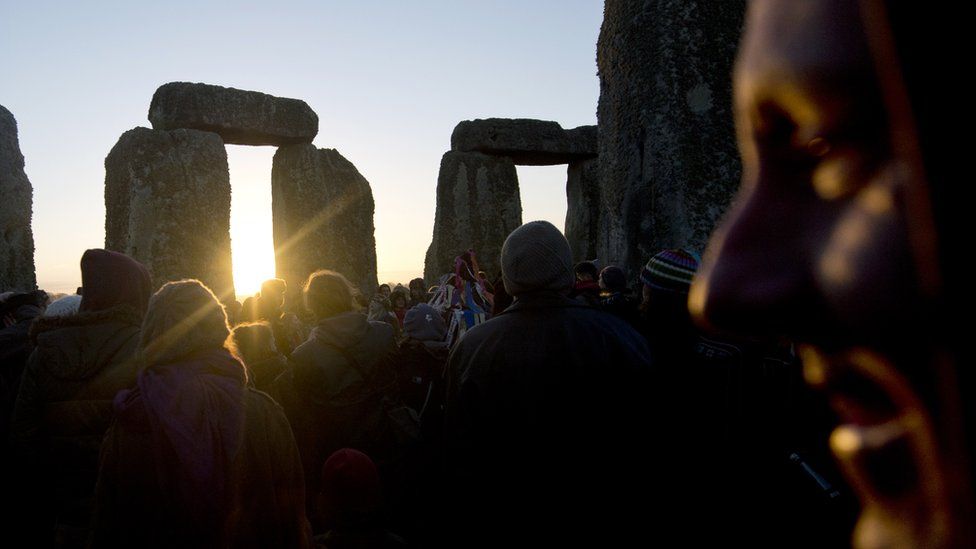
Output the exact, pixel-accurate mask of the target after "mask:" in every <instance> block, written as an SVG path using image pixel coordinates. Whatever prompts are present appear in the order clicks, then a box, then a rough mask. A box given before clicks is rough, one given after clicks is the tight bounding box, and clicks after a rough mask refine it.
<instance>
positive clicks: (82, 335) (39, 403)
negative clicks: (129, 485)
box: [10, 250, 150, 536]
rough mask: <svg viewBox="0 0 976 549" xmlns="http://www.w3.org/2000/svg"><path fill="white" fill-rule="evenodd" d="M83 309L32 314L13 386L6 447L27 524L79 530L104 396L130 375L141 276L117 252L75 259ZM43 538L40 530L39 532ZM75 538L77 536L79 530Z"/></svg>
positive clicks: (106, 405) (145, 289) (145, 280)
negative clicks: (26, 349)
mask: <svg viewBox="0 0 976 549" xmlns="http://www.w3.org/2000/svg"><path fill="white" fill-rule="evenodd" d="M81 275H82V281H83V284H84V294H85V295H84V297H83V298H82V306H81V312H80V313H79V314H77V315H73V316H67V317H51V318H39V319H37V320H36V321H35V322H34V324H33V325H32V326H31V330H30V335H31V340H32V342H33V344H34V346H35V347H34V350H33V352H32V353H31V355H30V358H29V359H28V362H27V366H26V368H25V369H24V373H23V376H22V378H21V381H20V389H19V391H18V393H17V400H16V402H15V404H14V411H13V417H12V419H11V425H10V444H11V449H12V450H13V453H14V455H15V458H16V459H17V460H18V461H19V462H20V464H21V465H20V470H21V471H23V472H24V475H23V476H22V479H20V480H19V481H18V482H22V483H23V488H25V489H26V490H27V493H26V494H25V497H26V498H27V499H28V500H30V503H28V504H27V505H26V506H25V507H31V506H33V505H36V506H37V508H36V509H32V510H31V511H30V513H29V514H30V515H32V516H34V517H36V519H35V520H38V521H44V522H46V523H47V524H53V523H54V522H55V521H54V520H53V519H54V517H57V527H58V528H60V527H61V526H65V527H72V528H81V529H84V528H87V525H88V523H89V515H90V511H91V498H92V494H93V492H94V488H95V480H96V476H97V472H98V452H99V445H100V444H101V441H102V437H103V436H104V434H105V431H106V430H107V429H108V426H109V424H110V422H111V419H112V399H113V397H115V394H116V393H118V392H119V391H120V390H122V389H125V388H127V387H130V386H131V385H132V384H133V383H134V382H135V379H136V372H137V370H138V367H139V361H138V359H137V357H136V352H137V349H138V344H139V333H140V325H141V324H142V317H143V314H144V313H145V308H146V303H147V302H148V299H149V287H150V283H149V273H148V271H146V268H145V267H144V266H143V265H142V264H140V263H138V262H137V261H135V260H133V259H131V258H129V257H127V256H125V255H123V254H119V253H116V252H110V251H106V250H88V251H86V252H85V254H84V255H83V256H82V259H81ZM43 535H44V536H47V535H48V533H45V534H43ZM81 535H83V534H81Z"/></svg>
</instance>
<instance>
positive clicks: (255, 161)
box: [227, 146, 275, 300]
mask: <svg viewBox="0 0 976 549" xmlns="http://www.w3.org/2000/svg"><path fill="white" fill-rule="evenodd" d="M273 156H274V149H273V148H271V147H243V146H227V161H228V164H229V168H230V186H231V208H230V242H231V254H232V255H233V260H234V289H235V290H236V292H237V298H238V299H240V300H243V299H244V298H246V297H248V296H251V295H254V294H255V293H256V292H257V291H258V290H260V289H261V283H262V282H264V281H265V280H267V279H269V278H274V276H275V263H274V242H273V240H272V236H271V159H272V157H273Z"/></svg>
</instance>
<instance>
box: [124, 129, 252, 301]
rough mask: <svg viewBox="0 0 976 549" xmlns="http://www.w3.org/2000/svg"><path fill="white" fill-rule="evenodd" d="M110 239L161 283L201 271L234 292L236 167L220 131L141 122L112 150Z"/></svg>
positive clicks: (218, 288)
mask: <svg viewBox="0 0 976 549" xmlns="http://www.w3.org/2000/svg"><path fill="white" fill-rule="evenodd" d="M105 247H106V248H107V249H109V250H114V251H117V252H122V253H125V254H127V255H129V256H131V257H133V258H135V259H137V260H139V261H141V262H142V263H143V264H145V265H146V267H147V268H148V269H149V272H150V273H151V274H152V278H153V284H154V287H155V288H158V287H159V286H161V285H163V284H164V283H166V282H169V281H172V280H180V279H183V278H196V279H199V280H200V281H201V282H203V283H204V284H206V285H207V286H208V287H209V288H210V289H211V290H213V292H214V293H215V294H217V296H218V297H219V298H220V299H221V300H222V301H227V300H229V299H233V296H234V278H233V270H232V267H231V251H230V175H229V172H228V170H227V151H226V150H225V149H224V143H223V141H221V139H220V136H218V135H217V134H215V133H210V132H202V131H197V130H173V131H162V130H150V129H148V128H135V129H132V130H129V131H127V132H125V133H124V134H122V137H120V138H119V141H118V143H116V144H115V146H114V147H112V150H111V152H109V154H108V157H106V158H105Z"/></svg>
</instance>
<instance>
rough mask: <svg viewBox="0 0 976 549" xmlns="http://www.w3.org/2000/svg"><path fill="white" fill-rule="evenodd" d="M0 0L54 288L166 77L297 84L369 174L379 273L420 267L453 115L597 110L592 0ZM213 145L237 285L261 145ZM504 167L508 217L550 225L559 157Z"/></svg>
mask: <svg viewBox="0 0 976 549" xmlns="http://www.w3.org/2000/svg"><path fill="white" fill-rule="evenodd" d="M3 11H4V14H5V17H4V19H3V20H2V21H0V52H2V53H0V59H2V60H3V61H4V66H5V67H6V68H7V71H6V75H5V78H4V80H3V81H2V82H0V104H2V105H4V106H5V107H7V108H8V109H9V110H10V111H11V112H12V113H13V115H14V117H15V118H16V119H17V126H18V138H19V141H20V148H21V152H22V153H23V154H24V157H25V171H26V172H27V175H28V178H29V179H30V181H31V185H32V187H33V190H34V199H33V218H32V227H33V234H34V244H35V269H36V272H37V282H38V287H39V288H41V289H44V290H48V291H50V292H52V293H57V292H64V293H73V292H74V291H75V288H77V287H78V286H80V285H81V274H80V270H79V266H78V264H79V260H80V258H81V254H82V253H83V252H84V250H85V249H87V248H101V247H104V228H105V206H104V194H103V193H104V180H105V170H104V166H103V162H104V159H105V156H106V155H107V154H108V152H109V150H110V149H111V148H112V146H114V144H115V143H116V141H117V140H118V138H119V137H120V136H121V135H122V133H123V132H125V131H127V130H129V129H132V128H134V127H137V126H142V127H150V124H149V121H148V119H147V114H148V110H149V102H150V99H151V98H152V94H153V92H155V90H156V88H157V87H158V86H160V85H162V84H164V83H166V82H171V81H190V82H205V83H208V84H216V85H221V86H227V87H234V88H239V89H245V90H253V91H260V92H264V93H268V94H271V95H276V96H280V97H294V98H297V99H302V100H304V101H306V102H307V103H308V104H309V105H310V106H311V107H312V109H313V110H315V112H316V113H317V114H318V116H319V133H318V135H317V136H316V138H315V139H314V141H313V144H314V145H315V146H316V147H318V148H334V149H336V150H338V151H339V152H340V153H341V154H342V155H343V156H345V157H346V158H348V159H349V160H350V161H351V162H352V163H353V164H354V165H355V166H356V168H357V169H358V170H359V172H360V173H362V174H363V176H364V177H365V178H366V179H367V180H368V181H369V182H370V186H371V188H372V191H373V197H374V201H375V203H376V209H375V213H374V225H375V233H374V234H375V238H376V254H377V275H378V279H379V282H380V283H384V282H402V283H406V282H407V281H408V280H410V279H411V278H414V277H415V276H421V275H422V272H423V263H424V255H425V253H426V250H427V247H428V245H429V244H430V241H431V235H432V232H433V222H434V208H435V189H436V184H437V172H438V168H439V164H440V158H441V156H442V155H443V153H445V152H447V151H448V150H449V149H450V136H451V132H452V131H453V129H454V126H455V125H456V124H457V123H458V122H461V121H462V120H472V119H477V118H492V117H499V118H536V119H542V120H553V121H556V122H558V123H560V124H561V125H562V126H563V127H564V128H572V127H576V126H581V125H590V124H596V108H597V100H598V97H599V81H598V78H597V75H596V72H597V71H596V41H597V36H598V34H599V29H600V25H601V22H602V18H603V3H602V1H595V0H575V1H572V2H569V3H567V2H555V1H547V2H538V3H533V4H532V5H523V4H520V3H516V2H512V1H504V2H499V3H495V4H493V5H491V6H485V5H482V4H479V3H474V2H444V1H437V2H425V3H422V4H420V5H409V6H404V5H400V4H396V3H392V2H380V1H372V2H362V3H357V4H356V5H354V6H346V5H322V4H319V3H310V2H289V3H287V4H286V5H275V6H265V5H245V6H243V7H242V6H237V5H232V4H230V3H228V2H219V3H216V4H208V5H206V6H199V5H195V4H190V3H188V2H174V3H170V4H167V5H166V6H154V5H128V4H124V5H114V4H111V3H108V2H99V3H95V4H87V5H76V4H69V3H56V4H55V5H54V8H53V9H52V6H51V5H46V6H36V5H20V4H16V3H13V2H8V1H4V2H3ZM188 12H189V13H193V14H195V16H194V17H188V16H187V13H188ZM513 14H517V16H513ZM145 21H152V25H146V24H145ZM217 23H222V24H217ZM252 36H257V37H260V38H261V40H254V39H253V38H252ZM335 52H341V54H336V53H335ZM226 149H227V153H228V164H229V169H230V180H231V186H232V206H231V241H232V250H233V251H232V253H233V257H234V275H235V287H236V291H237V294H238V296H240V297H244V296H246V295H249V294H250V293H253V291H256V289H257V288H256V287H255V285H256V283H257V284H259V283H260V280H263V279H264V278H270V277H273V276H274V256H273V248H272V244H271V241H272V240H271V203H270V195H271V157H272V156H273V155H274V151H275V148H274V147H250V146H243V145H228V146H227V147H226ZM517 169H518V174H519V182H520V193H521V195H522V207H523V222H525V221H531V220H533V219H546V220H548V221H550V222H552V223H553V224H555V225H556V226H557V227H559V228H560V229H562V228H563V227H564V222H565V215H566V195H565V182H566V166H564V165H560V166H551V167H535V166H519V167H518V168H517ZM255 281H256V282H255Z"/></svg>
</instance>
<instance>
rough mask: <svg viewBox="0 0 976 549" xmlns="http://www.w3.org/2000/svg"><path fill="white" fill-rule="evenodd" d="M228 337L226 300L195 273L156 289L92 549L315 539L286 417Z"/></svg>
mask: <svg viewBox="0 0 976 549" xmlns="http://www.w3.org/2000/svg"><path fill="white" fill-rule="evenodd" d="M86 296H87V293H86ZM229 335H230V331H229V328H228V326H227V316H226V314H225V313H224V308H223V306H222V305H221V304H220V302H218V301H217V298H216V297H215V296H214V295H213V292H211V291H210V290H209V289H208V288H207V287H206V286H204V285H203V284H201V283H200V282H199V281H196V280H183V281H179V282H170V283H168V284H166V285H164V286H163V287H162V288H161V289H160V290H159V291H158V292H156V294H155V295H153V297H152V300H151V301H150V303H149V309H148V311H147V313H146V319H145V322H144V324H143V328H142V335H141V340H140V351H141V354H142V358H143V360H144V362H145V369H143V370H142V371H141V372H139V376H138V379H137V381H136V384H135V387H134V388H132V389H130V390H126V391H122V392H120V393H119V394H118V395H117V396H116V397H115V402H114V407H115V413H116V421H115V423H114V424H113V425H112V428H111V429H109V431H108V433H107V434H106V436H105V441H104V442H103V444H102V452H101V460H100V468H99V475H98V488H97V494H96V500H97V503H96V514H95V521H94V525H93V536H92V545H93V546H94V547H241V546H247V547H306V546H308V545H309V542H310V536H311V532H310V529H309V526H308V522H307V520H306V518H305V506H304V503H305V491H304V480H303V476H302V469H301V460H300V458H299V455H298V448H297V447H296V446H295V440H294V438H293V437H292V433H291V429H290V428H289V426H288V420H287V419H286V418H285V415H284V414H283V413H282V411H281V408H280V407H279V406H278V405H277V404H276V403H275V402H274V401H273V400H272V399H271V398H270V397H269V396H268V395H266V394H264V393H261V392H259V391H256V390H254V389H251V388H249V387H248V386H247V383H246V381H247V374H246V371H245V369H244V366H243V365H242V364H241V363H240V362H238V361H237V359H235V358H234V357H233V356H232V355H231V354H230V352H229V351H228V349H226V348H225V347H224V343H225V341H226V340H227V338H228V336H229Z"/></svg>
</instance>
